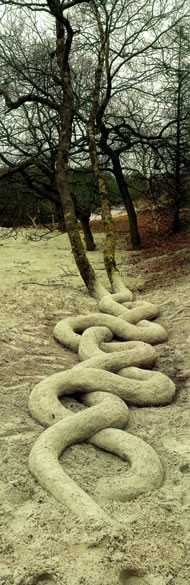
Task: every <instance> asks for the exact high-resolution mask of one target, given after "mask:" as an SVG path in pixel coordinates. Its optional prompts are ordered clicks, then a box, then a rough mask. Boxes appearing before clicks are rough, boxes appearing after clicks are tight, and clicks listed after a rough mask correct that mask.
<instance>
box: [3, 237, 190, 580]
mask: <svg viewBox="0 0 190 585" xmlns="http://www.w3.org/2000/svg"><path fill="white" fill-rule="evenodd" d="M3 232H4V235H5V236H6V235H8V230H6V229H5V230H1V235H2V233H3ZM40 233H41V232H40ZM95 240H96V243H97V250H96V251H95V252H91V253H88V256H89V258H90V260H91V261H92V262H93V266H94V267H95V269H96V271H97V274H98V276H100V278H101V279H103V280H104V284H105V285H106V286H107V287H108V283H107V281H106V278H105V279H104V271H103V261H102V242H103V236H102V234H95ZM0 250H1V261H0V262H1V266H0V287H1V299H2V312H1V320H0V341H1V386H0V393H1V427H0V436H1V475H0V494H1V495H0V504H1V510H0V531H1V545H0V546H1V557H0V585H53V584H55V585H136V584H137V583H138V585H189V584H190V546H189V544H190V542H189V541H190V538H189V532H188V529H189V526H190V432H189V405H190V393H189V391H190V378H189V374H190V367H189V354H190V351H189V350H190V329H189V322H188V319H189V316H190V295H189V284H190V278H189V277H188V275H185V274H184V272H182V273H181V274H180V273H179V271H178V273H177V276H176V277H173V278H170V277H169V275H168V278H167V276H166V275H165V277H164V278H163V277H162V273H160V279H159V281H158V284H157V286H155V284H153V285H152V287H151V286H149V287H148V288H147V287H144V291H143V284H144V283H145V281H147V272H148V270H149V266H150V263H148V262H147V263H146V265H145V264H143V260H142V262H140V264H138V267H137V266H136V265H135V264H134V263H133V257H134V253H133V252H127V251H126V250H124V249H122V246H120V250H118V252H117V260H118V264H119V267H120V270H121V274H122V275H123V278H124V281H125V284H126V285H128V286H129V287H130V288H131V289H132V290H133V291H134V292H135V294H136V298H137V299H139V298H143V299H145V300H150V301H152V302H156V303H157V304H158V305H159V306H160V317H159V319H158V322H160V323H162V324H164V326H165V327H166V328H167V330H168V333H169V336H168V341H167V342H166V343H165V344H161V345H159V346H157V354H158V359H157V364H156V369H159V370H160V371H162V372H164V373H166V374H167V375H169V376H170V377H171V378H172V379H173V380H174V381H175V383H176V386H177V393H176V397H175V400H174V401H173V403H172V404H170V405H167V406H165V407H156V408H153V407H152V408H147V407H146V408H137V407H133V408H130V415H129V422H128V426H127V430H128V431H129V432H131V433H133V434H135V435H137V436H139V437H141V438H142V439H144V440H146V441H147V442H148V443H149V444H150V445H152V446H153V447H154V448H155V449H156V451H157V453H158V454H159V456H160V458H161V461H162V464H163V469H164V481H163V484H162V485H161V487H160V488H159V489H158V490H156V491H154V492H151V493H148V494H145V495H141V496H139V497H138V498H137V499H136V500H132V501H130V502H127V503H122V502H108V501H101V500H99V503H100V505H101V506H102V507H103V508H104V509H105V510H106V511H107V513H108V514H109V515H110V516H111V517H112V518H114V519H115V521H116V523H118V531H116V532H115V533H113V534H111V533H110V534H109V535H108V534H106V532H104V531H102V533H101V534H100V535H99V537H98V536H97V535H95V534H93V532H92V533H90V532H88V533H87V532H86V531H85V530H84V527H83V526H82V525H81V523H80V521H79V520H78V519H77V518H76V517H74V516H73V515H72V514H71V512H69V510H68V509H66V508H63V506H62V505H61V504H59V503H58V502H56V501H55V500H54V498H53V496H51V495H49V494H47V493H46V492H45V491H44V490H43V489H42V488H41V487H40V486H39V484H38V483H37V481H36V480H35V478H33V477H32V476H31V474H30V472H29V469H28V455H29V452H30V449H31V446H32V445H33V444H34V442H35V440H36V438H37V437H38V436H39V434H40V433H41V432H42V431H43V428H42V427H41V426H40V425H39V424H38V423H37V422H35V421H34V420H33V419H32V418H31V416H30V414H29V411H28V406H27V403H28V396H29V393H30V392H31V389H32V388H33V386H34V385H35V384H36V383H37V382H38V381H40V380H41V379H43V378H45V377H46V376H48V375H51V374H52V373H54V372H58V371H61V370H63V369H67V368H70V367H72V366H73V365H74V364H75V363H76V362H77V360H78V358H77V356H76V355H75V354H73V353H72V352H70V351H69V350H67V349H65V348H63V347H61V346H60V345H59V344H58V343H57V342H56V341H55V340H54V338H53V335H52V332H53V328H54V325H55V324H56V323H57V322H58V321H59V320H60V319H61V318H63V317H64V316H67V315H76V314H79V313H87V312H89V311H94V310H96V307H97V305H96V301H95V300H93V299H91V298H90V297H89V296H88V293H87V291H86V290H85V287H84V285H83V282H82V280H81V278H80V277H79V276H78V274H77V269H76V267H75V265H74V262H73V260H72V256H71V252H70V249H69V243H68V238H67V235H66V234H63V235H59V236H56V237H55V234H54V236H51V237H49V238H41V237H40V236H39V235H38V234H37V235H35V234H34V233H33V232H32V231H31V230H30V231H29V230H28V231H24V232H22V233H20V234H19V235H18V237H17V239H13V238H9V237H7V238H6V239H1V240H0ZM136 254H137V253H136ZM138 254H139V257H140V252H139V253H138ZM171 262H175V257H173V258H172V259H171ZM128 275H129V276H128ZM68 406H69V407H70V408H72V407H73V408H75V407H76V404H75V401H74V399H73V404H71V401H70V402H69V403H68ZM61 463H62V464H63V465H64V469H65V471H66V472H68V473H69V474H70V475H71V477H72V478H73V479H75V480H76V481H77V482H78V484H79V485H80V486H81V487H82V488H83V489H85V490H86V491H87V492H88V493H89V494H90V495H92V497H93V494H94V485H95V482H96V480H97V479H98V478H99V477H101V476H102V475H103V474H104V476H106V475H107V476H109V477H110V475H112V473H118V474H119V473H122V471H123V466H124V465H125V464H124V463H123V462H121V461H120V460H118V458H117V457H115V456H113V455H110V454H106V453H105V452H102V451H98V450H97V449H96V448H95V447H93V446H91V445H87V444H80V445H76V446H73V447H70V448H69V449H67V451H66V452H65V454H64V455H63V456H62V458H61Z"/></svg>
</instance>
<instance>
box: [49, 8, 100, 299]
mask: <svg viewBox="0 0 190 585" xmlns="http://www.w3.org/2000/svg"><path fill="white" fill-rule="evenodd" d="M72 37H73V31H72V28H71V25H70V23H69V20H68V19H67V18H64V17H63V16H62V15H61V16H60V13H59V15H58V18H57V19H56V38H57V44H56V56H57V63H58V67H59V71H60V75H61V80H62V85H63V103H62V104H61V106H60V120H61V131H60V142H59V149H58V156H57V164H56V182H57V188H58V191H59V195H60V199H61V204H62V207H63V213H64V220H65V225H66V230H67V233H68V236H69V240H70V243H71V248H72V253H73V256H74V258H75V262H76V264H77V267H78V269H79V272H80V274H81V276H82V279H83V280H84V282H85V284H86V287H87V288H88V290H89V292H90V294H91V295H92V296H94V297H96V298H100V297H101V296H102V294H103V293H105V289H104V288H103V287H102V286H101V285H100V284H99V282H98V281H97V279H96V275H95V272H94V270H93V268H92V266H91V265H90V263H89V261H88V258H87V256H86V253H85V250H84V246H83V243H82V240H81V237H80V232H79V228H78V224H77V218H76V214H75V208H74V203H73V200H72V195H71V191H70V187H69V182H68V160H69V151H70V145H71V136H72V122H73V113H74V104H73V90H72V82H71V75H70V68H69V54H70V49H71V44H72Z"/></svg>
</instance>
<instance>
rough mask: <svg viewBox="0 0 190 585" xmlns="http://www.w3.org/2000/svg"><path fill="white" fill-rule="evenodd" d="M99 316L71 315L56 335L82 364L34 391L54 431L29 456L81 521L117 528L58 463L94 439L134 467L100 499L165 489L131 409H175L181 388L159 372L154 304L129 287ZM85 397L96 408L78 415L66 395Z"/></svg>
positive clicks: (102, 305)
mask: <svg viewBox="0 0 190 585" xmlns="http://www.w3.org/2000/svg"><path fill="white" fill-rule="evenodd" d="M99 310H100V312H99V313H89V314H87V315H80V316H76V317H68V318H66V319H64V320H62V321H60V322H59V323H58V324H57V325H56V327H55V329H54V336H55V338H56V339H57V340H58V341H59V342H60V343H61V344H63V345H64V346H65V347H67V348H69V349H71V350H73V351H75V352H78V356H79V360H80V362H79V364H77V365H76V366H74V367H73V368H72V369H70V370H66V371H63V372H59V373H57V374H54V375H52V376H49V377H48V378H46V379H45V380H43V381H42V382H40V383H39V384H37V385H36V386H35V387H34V389H33V390H32V392H31V394H30V397H29V410H30V413H31V415H32V416H33V417H34V418H35V419H36V420H37V421H38V422H39V423H40V424H42V425H44V426H46V427H48V428H47V429H46V430H45V431H44V432H43V433H42V434H41V435H40V437H39V438H38V439H37V441H36V443H35V444H34V446H33V448H32V450H31V453H30V456H29V468H30V471H31V472H32V473H33V474H34V475H35V476H36V477H37V478H38V481H39V482H40V484H41V485H42V486H43V487H44V488H45V489H46V490H47V491H49V492H50V493H51V494H53V496H54V497H55V498H56V499H57V500H58V501H60V502H62V503H64V505H67V506H68V507H69V508H70V509H71V510H72V511H73V512H74V513H75V514H76V515H78V516H79V518H80V519H81V520H83V521H84V522H85V524H86V525H87V524H88V523H90V524H91V523H92V522H93V526H94V523H95V524H96V523H98V524H100V525H101V524H102V523H105V522H106V523H109V524H110V523H111V519H110V518H109V517H108V515H107V514H106V513H105V512H104V510H103V509H102V507H101V506H99V504H98V503H97V502H95V500H93V499H92V498H91V497H90V496H89V495H88V494H86V493H85V492H84V491H83V490H82V489H81V488H80V487H79V486H78V485H77V484H76V482H74V481H73V480H72V479H71V478H70V477H69V476H68V475H67V474H66V473H65V472H64V470H63V469H62V467H61V465H60V464H59V461H58V458H59V456H60V454H61V453H62V452H63V451H64V450H65V449H66V448H67V447H69V446H70V445H73V444H75V443H77V442H81V441H87V442H89V443H91V444H92V445H94V446H96V447H98V448H100V449H103V450H105V451H108V452H110V453H113V454H115V455H117V456H118V457H120V458H121V459H122V460H123V461H128V462H129V463H130V470H128V469H127V471H126V472H125V473H124V474H122V476H119V477H113V478H109V479H106V480H105V479H104V478H103V477H102V479H101V480H100V481H99V482H98V484H97V494H100V495H101V496H103V497H106V498H108V499H117V500H120V501H126V500H129V499H131V498H135V497H137V496H138V495H139V494H141V493H143V492H146V491H150V490H152V489H155V488H158V487H159V485H160V484H161V482H162V478H163V471H162V465H161V462H160V459H159V457H158V455H157V453H156V452H155V450H154V449H153V448H152V447H151V446H150V445H148V444H147V443H145V442H144V441H142V439H140V438H138V437H135V436H134V435H132V434H129V433H127V432H126V431H124V430H123V429H124V428H125V427H126V425H127V419H128V406H127V404H135V405H139V406H148V405H150V406H156V405H162V404H167V403H169V402H170V401H171V400H172V398H173V396H174V394H175V386H174V384H173V382H172V381H171V380H170V379H169V378H168V377H167V376H165V375H164V374H162V373H160V372H157V371H153V370H152V369H151V368H152V367H153V365H154V362H155V359H156V352H155V349H154V348H153V347H152V345H154V344H156V343H161V342H163V341H165V340H166V339H167V333H166V331H165V329H164V328H163V327H161V326H160V325H158V324H157V323H153V322H152V321H151V320H152V319H154V318H155V317H157V315H158V309H157V307H156V306H155V305H153V304H152V303H147V302H141V301H134V300H133V295H132V293H131V291H129V290H128V289H124V288H123V286H122V290H121V292H116V293H114V294H113V295H110V294H105V295H104V296H102V298H100V300H99ZM76 393H80V400H82V402H83V403H84V405H86V406H87V407H88V408H86V409H84V410H83V411H81V412H79V413H77V414H73V413H72V412H71V411H70V410H68V409H66V408H65V407H64V406H63V405H62V404H61V402H60V401H59V397H60V396H63V395H72V394H76Z"/></svg>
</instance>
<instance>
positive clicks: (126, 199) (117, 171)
mask: <svg viewBox="0 0 190 585" xmlns="http://www.w3.org/2000/svg"><path fill="white" fill-rule="evenodd" d="M99 130H100V132H101V141H100V146H101V148H102V150H103V152H105V154H107V155H108V156H109V158H110V159H111V161H112V165H113V172H114V175H115V178H116V181H117V184H118V187H119V190H120V193H121V197H122V200H123V203H124V205H125V209H126V211H127V214H128V218H129V231H130V236H131V243H132V247H133V249H134V250H139V249H140V247H141V242H140V234H139V231H138V225H137V216H136V212H135V208H134V205H133V202H132V199H131V196H130V193H129V191H128V188H127V183H126V181H125V178H124V176H123V171H122V168H121V163H120V160H119V154H117V153H116V152H114V150H112V148H111V147H110V146H109V144H108V142H107V140H108V131H107V128H106V126H105V124H104V123H103V122H101V123H100V126H99Z"/></svg>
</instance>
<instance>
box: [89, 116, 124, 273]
mask: <svg viewBox="0 0 190 585" xmlns="http://www.w3.org/2000/svg"><path fill="white" fill-rule="evenodd" d="M87 128H88V142H89V152H90V157H91V163H92V170H93V173H94V176H95V179H96V181H97V185H98V191H99V194H100V197H101V212H102V220H103V224H104V230H105V235H106V239H105V245H104V264H105V268H106V272H107V275H108V278H109V280H110V282H111V284H113V281H114V274H115V272H116V271H117V269H116V263H115V246H116V228H115V225H114V222H113V219H112V215H111V209H110V202H109V199H108V194H107V186H106V183H105V181H104V177H103V175H102V173H101V172H100V169H99V164H98V156H97V150H96V138H95V127H94V122H93V121H89V122H88V125H87Z"/></svg>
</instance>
